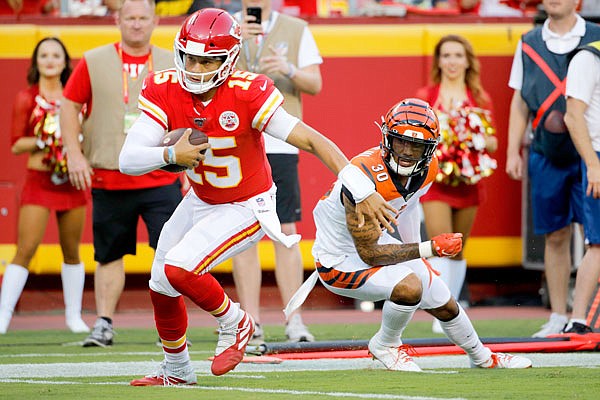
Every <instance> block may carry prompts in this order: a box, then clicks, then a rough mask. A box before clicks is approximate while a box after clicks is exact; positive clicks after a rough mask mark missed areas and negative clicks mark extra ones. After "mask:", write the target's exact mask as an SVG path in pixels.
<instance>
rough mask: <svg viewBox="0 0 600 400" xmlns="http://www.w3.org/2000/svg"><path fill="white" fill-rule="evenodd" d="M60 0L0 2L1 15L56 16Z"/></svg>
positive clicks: (6, 0) (11, 0) (1, 0)
mask: <svg viewBox="0 0 600 400" xmlns="http://www.w3.org/2000/svg"><path fill="white" fill-rule="evenodd" d="M59 11H60V0H0V15H11V14H15V15H40V14H44V15H56V14H58V12H59Z"/></svg>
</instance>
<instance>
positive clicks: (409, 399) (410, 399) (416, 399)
mask: <svg viewBox="0 0 600 400" xmlns="http://www.w3.org/2000/svg"><path fill="white" fill-rule="evenodd" d="M0 383H29V384H40V385H118V386H125V385H128V383H127V382H94V383H87V382H75V381H46V380H43V381H38V380H34V379H0ZM170 387H171V388H177V389H193V390H211V391H228V392H247V393H257V392H258V393H265V394H290V395H294V396H311V395H313V396H314V395H318V396H329V397H353V398H359V399H390V400H466V399H465V398H462V397H424V396H405V395H398V394H381V393H351V392H320V391H310V390H287V389H259V388H245V387H230V386H217V387H215V386H198V385H194V386H170Z"/></svg>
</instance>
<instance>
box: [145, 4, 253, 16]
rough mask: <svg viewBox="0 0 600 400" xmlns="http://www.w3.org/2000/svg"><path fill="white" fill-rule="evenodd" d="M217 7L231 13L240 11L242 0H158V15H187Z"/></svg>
mask: <svg viewBox="0 0 600 400" xmlns="http://www.w3.org/2000/svg"><path fill="white" fill-rule="evenodd" d="M211 7H216V8H220V9H223V10H225V11H227V12H228V13H230V14H233V13H235V12H238V11H240V9H241V8H242V5H241V3H240V0H158V1H157V2H156V15H160V16H163V17H165V16H177V15H187V14H191V13H193V12H194V11H198V10H201V9H203V8H211Z"/></svg>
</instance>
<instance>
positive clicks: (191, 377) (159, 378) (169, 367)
mask: <svg viewBox="0 0 600 400" xmlns="http://www.w3.org/2000/svg"><path fill="white" fill-rule="evenodd" d="M196 383H197V378H196V374H195V373H194V368H193V367H192V365H191V364H190V363H185V364H174V363H167V362H166V361H163V362H162V363H161V364H160V369H159V370H158V371H157V372H156V373H155V374H154V375H148V376H145V377H143V378H140V379H134V380H132V381H131V382H129V384H130V385H131V386H181V385H195V384H196Z"/></svg>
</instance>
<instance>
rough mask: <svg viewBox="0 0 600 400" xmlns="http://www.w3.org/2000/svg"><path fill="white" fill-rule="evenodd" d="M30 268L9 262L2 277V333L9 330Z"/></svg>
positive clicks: (0, 327) (0, 323) (0, 306)
mask: <svg viewBox="0 0 600 400" xmlns="http://www.w3.org/2000/svg"><path fill="white" fill-rule="evenodd" d="M28 276H29V270H28V269H27V268H24V267H22V266H20V265H16V264H9V265H8V266H7V267H6V271H4V277H3V278H2V291H1V292H0V333H2V334H4V333H6V331H7V330H8V325H9V324H10V320H11V318H12V315H13V312H14V311H15V306H16V305H17V302H18V301H19V298H20V297H21V293H23V288H24V287H25V283H26V282H27V277H28Z"/></svg>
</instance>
